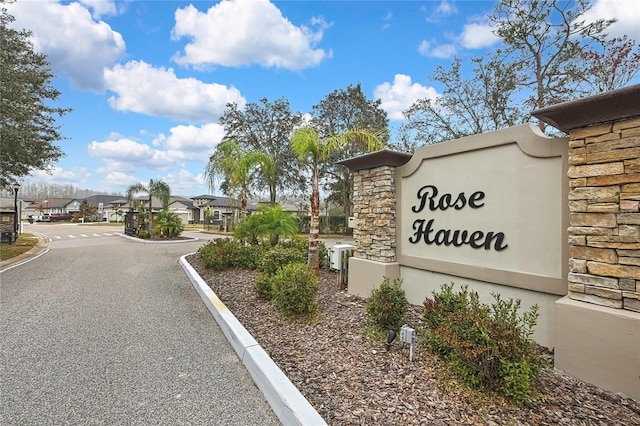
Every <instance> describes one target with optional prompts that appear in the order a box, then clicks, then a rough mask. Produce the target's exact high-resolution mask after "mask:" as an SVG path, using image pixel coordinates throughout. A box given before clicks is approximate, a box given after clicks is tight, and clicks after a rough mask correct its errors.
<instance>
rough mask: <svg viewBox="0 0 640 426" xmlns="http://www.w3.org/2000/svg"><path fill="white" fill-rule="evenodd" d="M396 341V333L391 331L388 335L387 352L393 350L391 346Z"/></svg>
mask: <svg viewBox="0 0 640 426" xmlns="http://www.w3.org/2000/svg"><path fill="white" fill-rule="evenodd" d="M395 339H396V332H395V331H393V330H389V334H387V350H389V349H391V344H392V343H393V341H394V340H395Z"/></svg>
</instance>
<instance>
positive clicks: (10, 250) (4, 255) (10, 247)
mask: <svg viewBox="0 0 640 426" xmlns="http://www.w3.org/2000/svg"><path fill="white" fill-rule="evenodd" d="M36 244H38V237H36V236H35V235H33V234H28V233H22V234H20V236H19V237H18V239H17V240H16V241H15V242H14V243H13V244H0V261H3V260H7V259H11V258H12V257H16V256H19V255H21V254H22V253H26V252H28V251H29V250H31V248H32V247H34V246H35V245H36Z"/></svg>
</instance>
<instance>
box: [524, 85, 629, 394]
mask: <svg viewBox="0 0 640 426" xmlns="http://www.w3.org/2000/svg"><path fill="white" fill-rule="evenodd" d="M638 99H640V85H635V86H629V87H626V88H623V89H619V90H615V91H612V92H607V93H602V94H600V95H596V96H592V97H589V98H584V99H579V100H577V101H572V102H567V103H564V104H559V105H554V106H552V107H548V108H544V109H541V110H538V111H534V112H533V113H532V114H533V115H534V116H535V117H538V118H539V119H541V120H542V121H544V122H546V123H549V124H551V125H552V126H554V127H556V128H558V129H560V130H562V131H564V132H565V133H568V134H569V136H570V140H569V168H568V171H567V174H568V177H569V182H570V191H569V200H568V202H569V209H570V219H569V221H570V227H569V229H568V238H569V245H570V248H569V258H570V259H569V271H570V272H569V274H568V277H567V278H568V297H564V298H562V299H560V300H558V301H557V302H556V309H555V317H556V320H555V344H556V346H555V358H554V366H555V368H557V369H559V370H562V371H564V372H566V373H568V374H570V375H572V376H574V377H577V378H579V379H581V380H584V381H586V382H589V383H593V384H595V385H597V386H600V387H602V388H604V389H607V390H610V391H613V392H618V393H623V394H625V395H627V396H630V397H632V398H635V399H637V400H640V102H639V101H638ZM585 302H588V303H585Z"/></svg>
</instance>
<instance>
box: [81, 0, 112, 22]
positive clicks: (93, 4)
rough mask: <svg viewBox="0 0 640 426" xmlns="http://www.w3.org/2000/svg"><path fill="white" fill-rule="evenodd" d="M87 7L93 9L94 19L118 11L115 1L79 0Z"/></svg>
mask: <svg viewBox="0 0 640 426" xmlns="http://www.w3.org/2000/svg"><path fill="white" fill-rule="evenodd" d="M79 2H80V3H81V4H83V5H85V6H87V8H89V9H91V10H93V14H92V15H93V17H94V18H96V19H99V18H101V17H102V16H114V15H117V14H118V13H119V10H118V8H117V7H116V3H115V2H114V1H111V0H79Z"/></svg>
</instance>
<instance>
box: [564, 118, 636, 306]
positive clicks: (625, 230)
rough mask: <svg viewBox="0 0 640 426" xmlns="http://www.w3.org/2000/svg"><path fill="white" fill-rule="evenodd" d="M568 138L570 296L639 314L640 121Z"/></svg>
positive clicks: (584, 130) (592, 128) (583, 130)
mask: <svg viewBox="0 0 640 426" xmlns="http://www.w3.org/2000/svg"><path fill="white" fill-rule="evenodd" d="M569 134H570V137H571V140H570V142H569V164H570V166H569V170H568V176H569V179H570V180H569V185H570V188H571V189H570V192H569V210H570V224H571V226H570V228H569V233H568V234H569V244H570V248H569V256H570V259H569V270H570V273H569V277H568V281H569V297H570V298H572V299H575V300H581V301H585V302H590V303H596V304H598V305H603V306H609V307H612V308H623V309H628V310H632V311H636V312H640V118H634V119H627V120H621V121H617V122H613V123H606V124H599V125H594V126H590V127H585V128H581V129H576V130H571V131H570V132H569Z"/></svg>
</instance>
